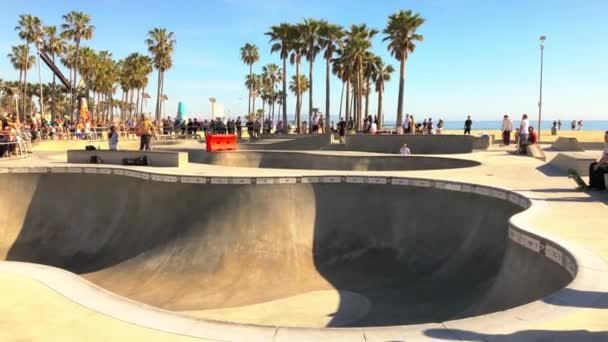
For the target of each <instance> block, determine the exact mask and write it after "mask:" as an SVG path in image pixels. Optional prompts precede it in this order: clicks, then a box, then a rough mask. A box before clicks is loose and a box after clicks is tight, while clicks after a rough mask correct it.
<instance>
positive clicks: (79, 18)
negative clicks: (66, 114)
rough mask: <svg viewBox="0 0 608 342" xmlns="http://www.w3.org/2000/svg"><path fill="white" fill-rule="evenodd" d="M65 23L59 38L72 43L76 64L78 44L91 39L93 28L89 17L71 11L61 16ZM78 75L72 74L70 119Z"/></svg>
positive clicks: (78, 50)
mask: <svg viewBox="0 0 608 342" xmlns="http://www.w3.org/2000/svg"><path fill="white" fill-rule="evenodd" d="M63 20H64V21H65V22H64V23H63V24H61V29H62V30H63V32H61V38H63V39H67V40H72V41H74V44H75V47H74V60H75V61H76V64H78V53H79V52H80V42H81V41H82V40H83V39H84V40H89V39H91V38H93V32H94V31H95V26H93V25H90V23H91V17H90V16H89V15H88V14H86V13H84V12H77V11H71V12H70V13H68V14H64V15H63ZM77 81H78V73H76V72H74V82H73V83H72V113H71V115H72V118H73V115H74V88H75V87H76V86H77V84H78V83H77Z"/></svg>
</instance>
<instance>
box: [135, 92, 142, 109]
mask: <svg viewBox="0 0 608 342" xmlns="http://www.w3.org/2000/svg"><path fill="white" fill-rule="evenodd" d="M135 91H136V92H137V102H135V114H139V113H137V111H138V110H139V89H136V90H135ZM140 113H141V112H140Z"/></svg>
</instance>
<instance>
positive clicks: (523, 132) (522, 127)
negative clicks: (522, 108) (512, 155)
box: [519, 114, 530, 145]
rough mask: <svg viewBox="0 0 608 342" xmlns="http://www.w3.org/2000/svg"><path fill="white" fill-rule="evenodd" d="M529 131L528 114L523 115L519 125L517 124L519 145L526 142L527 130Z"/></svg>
mask: <svg viewBox="0 0 608 342" xmlns="http://www.w3.org/2000/svg"><path fill="white" fill-rule="evenodd" d="M529 129H530V123H529V122H528V114H524V115H523V116H522V117H521V123H520V124H519V144H520V145H521V144H522V142H525V141H528V130H529Z"/></svg>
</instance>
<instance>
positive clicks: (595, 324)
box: [7, 151, 608, 341]
mask: <svg viewBox="0 0 608 342" xmlns="http://www.w3.org/2000/svg"><path fill="white" fill-rule="evenodd" d="M471 158H472V159H479V160H480V161H482V165H481V166H479V167H475V168H469V169H458V170H450V171H449V172H446V171H444V170H434V171H407V172H406V171H403V172H387V173H386V174H387V175H388V174H390V175H395V174H399V175H403V176H407V177H415V178H427V179H445V180H450V181H463V182H474V183H478V184H486V185H490V186H498V187H501V188H506V189H510V190H514V191H516V192H518V193H520V194H522V195H524V196H526V197H529V198H531V199H532V201H533V206H532V208H530V209H528V210H527V211H525V212H523V213H521V214H519V215H517V216H516V217H515V219H514V220H515V222H516V223H517V224H518V225H521V226H523V227H526V228H529V229H530V230H532V231H538V232H542V233H543V235H550V236H554V237H556V240H557V241H562V242H563V240H566V242H570V241H572V242H575V244H576V245H582V246H584V247H585V249H584V250H582V251H579V250H576V249H575V250H576V251H577V252H576V253H574V254H575V257H576V259H577V261H578V263H579V265H582V266H583V267H582V269H583V271H585V270H587V269H588V270H591V271H593V274H590V275H589V274H588V275H589V276H591V277H592V279H587V281H589V280H590V283H592V284H587V282H585V279H584V278H583V279H578V280H577V281H578V283H577V281H575V284H574V285H572V286H577V287H578V286H580V287H578V288H577V289H576V291H577V292H575V293H576V295H577V296H578V297H579V301H578V302H577V303H569V302H568V301H561V302H557V303H555V302H554V303H550V306H551V307H552V310H551V314H544V315H542V316H543V317H542V318H539V317H538V316H539V315H538V314H535V312H536V313H538V311H535V308H538V306H539V305H540V304H539V303H538V302H535V303H533V304H531V306H528V307H527V309H528V311H519V313H518V314H517V317H518V318H517V319H516V320H505V319H497V315H498V316H500V313H499V314H491V315H487V316H480V317H478V318H475V319H472V320H471V319H465V320H463V321H457V322H453V323H444V324H442V325H432V326H427V327H419V326H414V327H416V328H415V329H414V328H412V327H411V326H410V328H408V327H400V328H398V329H396V330H397V331H393V332H392V333H391V332H387V331H384V330H377V329H371V330H369V331H365V333H363V332H361V331H358V332H357V333H356V334H355V335H353V333H352V332H351V333H344V332H343V331H342V332H343V333H344V334H342V335H332V336H331V337H327V335H323V336H325V337H323V338H325V340H340V339H339V337H338V336H342V337H341V340H363V338H362V337H361V336H363V334H365V339H366V340H368V341H381V340H383V341H386V340H390V339H389V338H392V340H399V339H398V338H401V339H400V340H408V341H409V340H419V339H424V338H429V339H431V338H435V339H438V340H441V338H440V337H438V336H437V335H438V334H437V329H440V330H443V331H444V332H445V331H447V332H450V331H453V332H456V333H457V334H460V335H458V336H469V335H466V334H465V333H463V332H462V331H473V332H475V333H477V334H479V335H475V336H477V338H478V339H481V338H483V339H485V340H496V339H500V338H503V339H504V338H505V337H504V336H524V337H525V336H537V335H538V332H540V333H544V334H545V335H547V336H549V335H551V336H568V337H573V338H576V336H577V335H576V334H577V331H578V334H584V333H585V330H589V331H588V333H591V336H595V337H596V338H600V339H599V340H601V337H603V336H604V337H605V330H606V327H605V325H604V322H605V319H606V317H607V315H606V313H605V311H606V309H605V307H606V305H605V304H604V303H606V298H605V297H606V296H605V293H604V292H605V289H602V288H601V287H602V283H604V284H605V281H604V282H602V281H601V279H605V275H606V274H605V272H606V269H605V266H604V264H603V262H597V261H598V260H597V259H594V258H593V255H596V254H597V255H599V257H600V261H601V259H602V258H603V259H604V260H605V257H606V255H607V254H608V252H607V251H606V247H605V246H606V244H605V243H606V236H605V235H603V234H605V232H602V231H601V230H598V229H585V227H597V225H598V224H599V223H601V222H602V221H601V220H602V215H601V214H602V213H603V212H604V213H605V211H604V210H605V209H606V204H605V202H606V198H605V194H601V193H600V194H596V193H592V194H587V193H579V192H575V191H573V190H572V189H573V188H574V184H573V183H572V182H571V180H568V179H565V177H548V176H546V175H545V174H543V173H542V172H541V171H539V170H538V169H537V168H538V167H539V166H540V165H542V163H541V162H539V161H536V160H533V159H532V158H526V157H519V156H518V157H514V156H512V155H506V154H505V153H504V152H502V151H492V152H482V153H474V154H473V155H471ZM33 161H34V162H35V163H36V162H37V163H38V166H39V167H48V166H49V165H50V166H65V165H56V164H55V165H51V164H52V163H53V162H50V161H49V160H42V159H39V160H38V161H36V159H34V160H33ZM30 163H31V162H30ZM23 164H24V163H23V162H19V161H15V162H11V166H14V167H17V168H18V169H19V167H20V166H21V167H22V166H23ZM28 165H29V164H28ZM87 168H89V166H87ZM106 168H107V167H106ZM522 168H525V170H529V175H526V177H523V179H522V176H521V170H522ZM117 169H121V168H117ZM136 169H139V170H146V168H136ZM84 170H85V168H84V167H83V168H82V172H85V171H84ZM253 170H254V169H251V170H248V173H247V174H248V175H249V174H252V173H255V174H257V175H265V176H273V177H274V176H276V177H280V176H284V177H289V176H294V175H302V174H304V173H305V174H311V175H321V174H332V175H333V174H344V175H346V174H348V175H352V176H357V175H358V176H361V175H368V174H369V175H374V176H377V175H378V174H383V173H381V172H363V173H362V172H347V171H342V172H329V171H323V172H320V171H316V172H315V171H310V172H304V171H301V170H255V171H253ZM17 171H19V170H17ZM21 171H23V170H21ZM154 172H157V171H156V170H155V171H154ZM162 172H163V173H164V174H167V175H175V174H183V175H187V176H189V177H191V178H195V177H196V176H205V177H208V176H212V175H216V176H222V177H228V176H235V177H238V176H239V175H240V176H244V174H243V170H239V169H231V168H227V167H218V166H204V165H196V166H192V167H189V168H187V169H184V170H177V169H169V168H168V169H167V170H163V171H162ZM563 212H571V213H573V215H562V214H561V213H563ZM581 212H584V213H585V215H576V213H581ZM558 213H560V214H558ZM564 245H565V246H568V243H564ZM568 247H570V246H568ZM569 249H570V248H569ZM570 250H572V249H570ZM589 251H590V252H589ZM591 260H595V261H591ZM579 275H580V274H579ZM583 276H585V272H583ZM14 277H17V279H18V283H19V284H21V285H23V286H20V287H19V288H20V291H26V292H27V289H30V288H31V289H32V291H38V292H36V293H38V294H40V296H41V298H51V297H53V295H52V294H56V292H53V291H51V293H48V291H46V292H45V291H44V290H43V289H44V287H43V288H42V289H40V288H38V287H37V285H36V284H39V283H37V282H33V283H32V282H30V281H29V278H24V277H23V276H14ZM581 282H583V283H581ZM11 284H12V283H11ZM28 284H29V285H28ZM35 289H38V290H35ZM572 291H575V290H572ZM44 293H47V294H46V295H44ZM28 302H29V303H30V304H28ZM51 302H52V301H51V300H50V299H49V303H51ZM52 303H53V305H56V306H51V307H55V310H53V312H55V311H56V310H58V308H60V307H62V306H65V305H67V304H69V303H71V302H69V301H68V303H63V302H62V301H61V300H56V301H54V302H52ZM543 304H547V303H543ZM31 305H34V303H33V302H31V300H30V301H28V300H27V299H26V300H24V302H22V303H20V307H22V308H23V307H31ZM7 310H12V309H10V308H7ZM516 310H517V309H516ZM520 310H522V309H521V308H520ZM564 310H565V312H563V311H564ZM508 311H510V310H507V312H508ZM7 312H9V311H7ZM10 312H12V311H10ZM47 312H48V311H47ZM61 312H63V311H61ZM65 314H66V317H69V315H70V314H69V313H67V312H66V313H65ZM21 317H22V316H21ZM89 317H90V319H89V320H87V321H86V322H84V321H80V322H81V324H82V325H76V327H74V328H73V329H72V330H73V331H75V332H77V331H78V330H79V329H78V326H80V327H83V328H82V331H81V334H83V335H82V336H87V337H89V336H91V333H90V329H91V326H92V324H95V322H99V321H100V320H101V317H104V319H105V320H108V317H107V316H105V315H104V316H101V317H99V315H98V314H95V311H94V310H93V311H89ZM95 317H99V318H95ZM503 318H504V317H503ZM23 319H25V318H23ZM114 320H118V321H121V320H120V319H116V318H115V319H114ZM480 320H481V321H480ZM482 322H483V323H482ZM115 323H116V324H118V323H120V322H115ZM122 323H123V324H124V321H122ZM87 327H88V328H87ZM48 329H51V330H52V329H55V326H49V327H48ZM56 329H57V330H61V328H60V326H59V327H57V328H56ZM433 329H434V330H433ZM41 330H42V331H43V329H39V331H41ZM127 330H130V332H129V333H131V334H133V335H130V336H144V335H145V336H151V335H154V334H153V333H152V332H150V331H149V328H144V327H133V326H130V328H129V329H127ZM337 330H339V331H340V329H337ZM87 331H89V333H87ZM330 331H332V332H331V334H334V333H335V334H338V333H339V332H335V331H334V330H332V329H330ZM425 331H429V332H432V333H427V334H425ZM532 332H534V333H532ZM64 333H65V332H64ZM108 334H109V332H108V333H107V334H105V335H106V336H108ZM146 334H148V335H146ZM158 334H159V335H154V336H161V335H162V334H165V335H162V336H163V337H166V338H167V339H172V338H175V339H184V338H186V337H184V336H177V335H175V334H171V335H166V332H164V333H163V332H162V331H158ZM349 334H350V335H349ZM391 334H392V335H391ZM515 334H519V335H515ZM522 334H524V335H522ZM525 334H528V335H525ZM347 335H348V336H350V338H349V337H344V336H347ZM116 336H119V335H118V333H117V335H116ZM122 336H125V335H122ZM273 336H274V337H273ZM273 336H270V337H269V338H268V339H267V340H273V339H274V340H281V338H283V340H294V341H298V340H302V341H304V340H311V341H312V340H323V339H322V338H321V337H319V336H321V335H315V333H313V332H311V331H308V330H297V329H284V328H280V329H277V330H276V334H274V335H273ZM306 336H308V339H306V338H305V337H306ZM311 336H317V337H319V338H311ZM355 336H356V337H355ZM488 336H489V337H488ZM580 336H587V335H580ZM406 337H409V338H408V339H406ZM235 340H238V339H235Z"/></svg>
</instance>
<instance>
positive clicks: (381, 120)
mask: <svg viewBox="0 0 608 342" xmlns="http://www.w3.org/2000/svg"><path fill="white" fill-rule="evenodd" d="M380 77H382V75H380ZM383 91H384V85H381V86H380V87H379V88H378V113H377V114H378V130H381V129H382V128H383V127H384V115H383V114H382V92H383Z"/></svg>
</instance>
